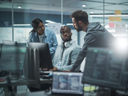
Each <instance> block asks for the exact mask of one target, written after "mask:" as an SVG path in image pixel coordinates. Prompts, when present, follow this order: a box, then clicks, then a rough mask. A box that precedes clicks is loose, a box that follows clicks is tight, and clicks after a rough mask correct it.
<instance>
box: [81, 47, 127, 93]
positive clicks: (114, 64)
mask: <svg viewBox="0 0 128 96" xmlns="http://www.w3.org/2000/svg"><path fill="white" fill-rule="evenodd" d="M126 66H127V64H126V58H125V57H123V56H121V55H119V54H118V53H117V52H116V51H115V50H112V49H103V48H88V51H87V57H86V64H85V68H84V73H83V77H82V82H83V83H90V84H93V85H98V86H102V87H107V88H113V89H119V90H126V89H127V82H128V70H127V69H126V68H125V67H126Z"/></svg>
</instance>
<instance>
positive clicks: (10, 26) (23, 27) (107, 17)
mask: <svg viewBox="0 0 128 96" xmlns="http://www.w3.org/2000/svg"><path fill="white" fill-rule="evenodd" d="M127 6H128V1H127V0H113V1H112V0H0V42H5V41H8V40H9V41H18V42H27V39H28V36H29V32H30V31H31V29H32V27H31V21H32V20H33V19H34V18H36V17H38V18H40V19H42V20H43V21H44V23H45V25H46V27H49V28H51V29H52V30H53V31H54V32H55V33H56V35H57V39H58V42H60V38H59V30H60V26H61V25H69V26H70V27H71V28H72V32H73V38H75V39H76V40H77V43H78V44H80V45H81V46H82V44H83V37H84V34H85V32H81V33H77V32H76V31H75V30H74V28H73V26H72V21H71V17H70V15H71V13H72V12H73V11H75V10H85V11H87V12H88V14H89V20H90V22H100V23H101V24H102V25H103V26H105V27H106V28H107V30H108V31H110V32H111V33H113V35H115V36H116V37H119V38H126V37H128V7H127Z"/></svg>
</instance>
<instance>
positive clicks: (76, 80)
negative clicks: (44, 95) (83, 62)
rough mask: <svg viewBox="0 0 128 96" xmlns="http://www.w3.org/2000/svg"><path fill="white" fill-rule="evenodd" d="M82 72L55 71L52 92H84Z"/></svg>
mask: <svg viewBox="0 0 128 96" xmlns="http://www.w3.org/2000/svg"><path fill="white" fill-rule="evenodd" d="M81 80H82V73H73V72H53V83H52V93H62V94H77V95H78V94H83V84H82V83H81Z"/></svg>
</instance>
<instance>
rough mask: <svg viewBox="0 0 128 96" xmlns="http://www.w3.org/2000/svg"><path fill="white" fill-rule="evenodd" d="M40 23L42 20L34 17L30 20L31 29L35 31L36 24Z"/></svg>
mask: <svg viewBox="0 0 128 96" xmlns="http://www.w3.org/2000/svg"><path fill="white" fill-rule="evenodd" d="M40 22H41V23H43V21H42V20H41V19H39V18H35V19H34V20H32V27H33V30H32V31H36V30H37V28H38V25H39V24H40Z"/></svg>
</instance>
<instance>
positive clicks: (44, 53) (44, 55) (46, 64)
mask: <svg viewBox="0 0 128 96" xmlns="http://www.w3.org/2000/svg"><path fill="white" fill-rule="evenodd" d="M28 48H30V49H37V50H38V51H39V54H38V55H39V66H40V67H41V69H42V70H49V69H52V68H53V66H52V59H51V55H50V51H49V46H48V44H47V43H28Z"/></svg>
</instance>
